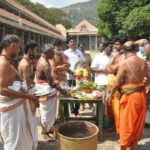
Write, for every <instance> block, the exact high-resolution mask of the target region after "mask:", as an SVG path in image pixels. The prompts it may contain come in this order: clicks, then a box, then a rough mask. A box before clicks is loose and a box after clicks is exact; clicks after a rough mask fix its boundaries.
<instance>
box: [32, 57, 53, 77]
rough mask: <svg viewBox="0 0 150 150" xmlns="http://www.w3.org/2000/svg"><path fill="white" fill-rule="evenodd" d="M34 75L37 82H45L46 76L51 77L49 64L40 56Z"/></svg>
mask: <svg viewBox="0 0 150 150" xmlns="http://www.w3.org/2000/svg"><path fill="white" fill-rule="evenodd" d="M35 75H36V79H37V80H47V76H49V77H50V76H51V68H50V64H49V62H48V60H46V59H45V58H44V57H42V56H41V57H40V59H39V60H38V63H37V67H36V74H35Z"/></svg>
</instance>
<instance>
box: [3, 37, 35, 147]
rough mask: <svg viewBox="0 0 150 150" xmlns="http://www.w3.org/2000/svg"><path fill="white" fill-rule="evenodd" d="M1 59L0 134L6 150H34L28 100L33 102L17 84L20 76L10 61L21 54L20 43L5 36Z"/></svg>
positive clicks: (24, 86) (23, 88)
mask: <svg viewBox="0 0 150 150" xmlns="http://www.w3.org/2000/svg"><path fill="white" fill-rule="evenodd" d="M1 43H2V48H3V50H2V53H1V55H0V131H1V136H2V139H3V141H4V149H5V150H27V149H28V150H33V149H34V150H35V149H36V147H35V145H34V140H33V137H32V133H31V126H30V125H31V124H30V123H31V122H30V119H31V117H30V114H31V109H30V108H29V107H28V105H27V100H28V99H29V100H34V101H35V100H36V99H37V98H36V97H35V96H34V95H28V94H25V92H26V89H27V87H26V85H24V84H23V83H22V82H21V81H20V80H19V73H18V71H17V70H16V69H15V68H14V67H13V65H12V64H11V61H10V58H11V57H12V56H14V55H17V53H18V52H19V50H20V39H19V37H18V36H16V35H6V36H5V37H4V38H3V39H2V42H1Z"/></svg>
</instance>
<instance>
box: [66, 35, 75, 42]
mask: <svg viewBox="0 0 150 150" xmlns="http://www.w3.org/2000/svg"><path fill="white" fill-rule="evenodd" d="M71 40H74V38H73V37H72V36H68V37H67V40H66V43H67V44H68V43H69V42H70V41H71Z"/></svg>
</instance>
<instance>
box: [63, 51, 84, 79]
mask: <svg viewBox="0 0 150 150" xmlns="http://www.w3.org/2000/svg"><path fill="white" fill-rule="evenodd" d="M64 54H65V55H66V56H67V57H68V63H69V64H70V68H69V69H70V70H71V71H73V72H74V71H75V65H76V64H77V63H78V62H80V61H84V60H85V58H84V56H83V54H82V52H81V51H80V50H78V49H76V50H72V49H70V48H69V49H67V50H65V51H64ZM67 80H74V75H71V74H69V73H67Z"/></svg>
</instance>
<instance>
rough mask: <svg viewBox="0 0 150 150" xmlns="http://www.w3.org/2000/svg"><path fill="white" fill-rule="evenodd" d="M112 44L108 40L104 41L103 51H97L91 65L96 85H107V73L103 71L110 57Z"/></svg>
mask: <svg viewBox="0 0 150 150" xmlns="http://www.w3.org/2000/svg"><path fill="white" fill-rule="evenodd" d="M112 50H113V48H112V45H110V43H109V42H105V43H104V51H103V52H102V53H98V54H97V55H96V56H95V58H94V60H93V62H92V65H91V70H92V72H93V73H94V74H95V78H94V82H95V83H96V84H97V85H100V86H101V85H107V73H106V71H105V67H106V65H107V64H108V63H109V61H110V58H111V57H112Z"/></svg>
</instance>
